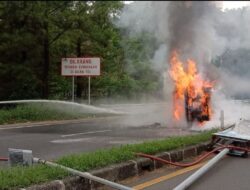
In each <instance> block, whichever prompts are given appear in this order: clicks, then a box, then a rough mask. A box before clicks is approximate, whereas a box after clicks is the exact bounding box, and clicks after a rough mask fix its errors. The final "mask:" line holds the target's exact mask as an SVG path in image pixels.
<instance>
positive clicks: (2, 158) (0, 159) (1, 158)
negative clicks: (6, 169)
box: [0, 157, 9, 161]
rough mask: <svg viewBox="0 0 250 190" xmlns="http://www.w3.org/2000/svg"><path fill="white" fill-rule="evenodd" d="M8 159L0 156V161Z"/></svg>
mask: <svg viewBox="0 0 250 190" xmlns="http://www.w3.org/2000/svg"><path fill="white" fill-rule="evenodd" d="M8 160H9V159H8V158H5V157H0V161H8Z"/></svg>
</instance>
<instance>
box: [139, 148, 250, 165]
mask: <svg viewBox="0 0 250 190" xmlns="http://www.w3.org/2000/svg"><path fill="white" fill-rule="evenodd" d="M225 148H228V149H230V150H238V151H245V152H250V149H248V148H242V147H237V146H232V145H225V146H221V147H218V148H215V149H214V150H212V151H210V152H208V153H206V154H204V155H203V156H201V157H200V158H198V159H197V160H195V161H194V162H191V163H179V162H171V161H168V160H164V159H162V158H158V157H156V156H152V155H149V154H144V153H136V155H137V156H140V157H144V158H150V159H152V160H155V161H159V162H162V163H164V164H170V165H173V166H179V167H189V166H193V165H196V164H198V163H199V162H201V161H202V160H204V159H205V158H207V157H208V156H210V155H211V154H213V153H215V152H217V151H219V150H222V149H225Z"/></svg>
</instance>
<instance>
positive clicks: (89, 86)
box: [88, 76, 90, 105]
mask: <svg viewBox="0 0 250 190" xmlns="http://www.w3.org/2000/svg"><path fill="white" fill-rule="evenodd" d="M88 92H89V105H90V76H89V90H88Z"/></svg>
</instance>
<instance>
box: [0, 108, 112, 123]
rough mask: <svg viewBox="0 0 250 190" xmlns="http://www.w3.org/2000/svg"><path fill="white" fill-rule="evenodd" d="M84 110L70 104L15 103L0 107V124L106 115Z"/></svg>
mask: <svg viewBox="0 0 250 190" xmlns="http://www.w3.org/2000/svg"><path fill="white" fill-rule="evenodd" d="M83 111H84V110H79V109H76V108H72V107H70V106H68V107H66V106H58V105H57V106H54V105H53V106H52V105H46V104H39V103H38V104H28V105H17V106H15V107H11V108H2V109H0V125H2V124H12V123H20V122H28V121H48V120H68V119H82V118H91V117H100V116H108V115H111V114H104V113H95V114H93V113H84V112H83Z"/></svg>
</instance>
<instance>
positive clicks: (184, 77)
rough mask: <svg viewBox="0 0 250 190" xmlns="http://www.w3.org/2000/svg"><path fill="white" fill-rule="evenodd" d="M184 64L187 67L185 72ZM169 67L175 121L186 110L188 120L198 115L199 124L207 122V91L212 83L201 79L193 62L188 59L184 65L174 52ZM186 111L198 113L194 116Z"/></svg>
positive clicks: (208, 114) (209, 114) (208, 104)
mask: <svg viewBox="0 0 250 190" xmlns="http://www.w3.org/2000/svg"><path fill="white" fill-rule="evenodd" d="M184 64H185V65H186V66H187V68H186V70H185V69H184ZM170 66H171V68H170V71H169V74H170V77H171V78H172V79H173V81H174V84H175V90H174V95H173V98H174V101H173V103H174V110H173V112H174V113H173V114H174V117H175V119H176V120H180V119H181V117H182V116H183V113H184V110H185V109H186V117H188V118H187V119H188V120H190V119H191V120H193V119H194V117H197V114H198V115H199V119H198V121H199V122H200V124H202V123H203V120H209V118H210V116H211V114H212V111H211V106H210V96H211V94H210V92H209V90H210V89H211V88H212V87H213V83H212V82H209V81H207V80H203V79H202V77H201V75H200V74H199V73H198V70H197V66H196V63H195V61H194V60H191V59H188V60H187V61H186V63H185V62H184V63H183V62H182V61H181V60H180V59H179V56H178V53H177V52H176V51H174V52H172V55H171V57H170ZM184 102H185V105H184ZM187 109H192V110H200V111H199V112H198V113H196V116H194V115H190V113H189V112H188V110H187ZM187 112H188V113H187ZM188 114H189V115H188ZM192 114H193V113H192ZM201 118H203V119H201ZM204 118H206V119H204Z"/></svg>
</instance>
